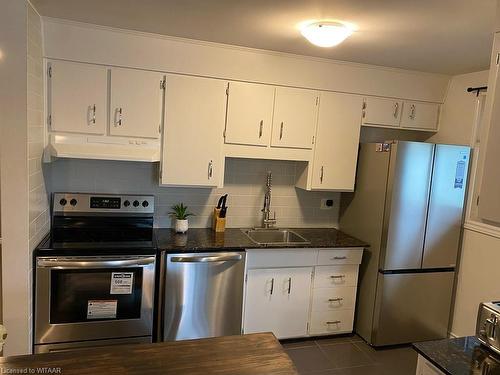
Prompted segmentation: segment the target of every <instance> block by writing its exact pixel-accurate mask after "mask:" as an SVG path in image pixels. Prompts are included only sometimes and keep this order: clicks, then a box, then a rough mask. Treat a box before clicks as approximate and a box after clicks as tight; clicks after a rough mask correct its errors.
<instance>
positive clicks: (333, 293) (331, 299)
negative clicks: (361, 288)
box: [312, 286, 356, 311]
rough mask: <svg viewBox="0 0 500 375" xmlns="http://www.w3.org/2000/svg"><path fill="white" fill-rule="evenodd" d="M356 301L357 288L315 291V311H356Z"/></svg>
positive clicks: (344, 287) (313, 304) (340, 287)
mask: <svg viewBox="0 0 500 375" xmlns="http://www.w3.org/2000/svg"><path fill="white" fill-rule="evenodd" d="M355 301H356V287H355V286H338V287H335V288H317V289H314V290H313V302H312V310H313V311H331V310H345V309H354V304H355Z"/></svg>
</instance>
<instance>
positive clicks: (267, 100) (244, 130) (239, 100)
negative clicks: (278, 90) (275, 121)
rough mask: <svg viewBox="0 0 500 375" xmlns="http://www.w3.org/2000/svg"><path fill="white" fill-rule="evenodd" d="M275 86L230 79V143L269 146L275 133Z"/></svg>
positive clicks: (228, 137) (228, 117) (227, 134)
mask: <svg viewBox="0 0 500 375" xmlns="http://www.w3.org/2000/svg"><path fill="white" fill-rule="evenodd" d="M274 91H275V88H274V86H268V85H258V84H253V83H243V82H230V83H229V88H228V100H227V119H226V143H234V144H241V145H252V146H267V145H269V139H270V137H271V121H272V118H273V104H274Z"/></svg>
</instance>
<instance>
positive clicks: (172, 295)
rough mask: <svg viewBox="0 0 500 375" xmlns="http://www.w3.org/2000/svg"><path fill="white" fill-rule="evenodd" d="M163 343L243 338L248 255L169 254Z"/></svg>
mask: <svg viewBox="0 0 500 375" xmlns="http://www.w3.org/2000/svg"><path fill="white" fill-rule="evenodd" d="M165 266H166V268H165V277H164V299H165V300H164V312H163V319H164V320H163V329H164V335H163V339H164V340H186V339H196V338H204V337H216V336H227V335H239V334H241V320H242V318H241V317H242V306H243V281H244V271H245V253H243V252H225V253H222V252H221V253H187V254H167V255H166V257H165Z"/></svg>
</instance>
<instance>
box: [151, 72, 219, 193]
mask: <svg viewBox="0 0 500 375" xmlns="http://www.w3.org/2000/svg"><path fill="white" fill-rule="evenodd" d="M166 86H167V88H166V101H165V107H166V108H165V125H164V132H163V155H162V168H161V169H162V172H161V177H160V179H161V184H163V185H176V186H201V187H215V186H219V185H221V184H222V180H223V177H224V171H223V164H224V157H223V155H222V145H223V132H224V120H225V116H226V87H227V82H226V81H222V80H217V79H209V78H199V77H189V76H177V75H168V76H167V83H166Z"/></svg>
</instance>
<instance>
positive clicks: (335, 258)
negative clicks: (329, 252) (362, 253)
mask: <svg viewBox="0 0 500 375" xmlns="http://www.w3.org/2000/svg"><path fill="white" fill-rule="evenodd" d="M342 259H347V257H346V256H341V257H340V256H336V257H333V258H331V260H342Z"/></svg>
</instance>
